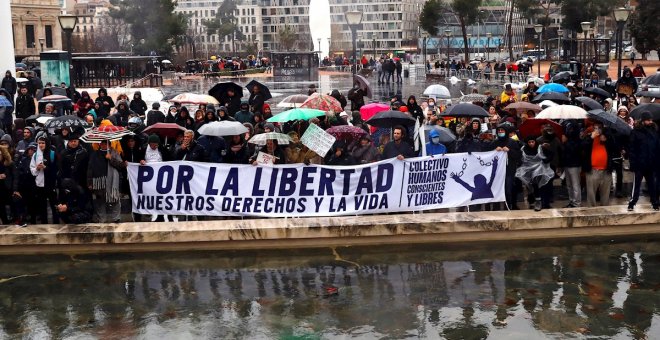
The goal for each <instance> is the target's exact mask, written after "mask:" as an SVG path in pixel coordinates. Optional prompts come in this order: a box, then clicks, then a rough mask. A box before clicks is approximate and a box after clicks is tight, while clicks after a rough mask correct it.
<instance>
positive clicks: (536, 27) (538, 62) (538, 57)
mask: <svg viewBox="0 0 660 340" xmlns="http://www.w3.org/2000/svg"><path fill="white" fill-rule="evenodd" d="M534 31H535V32H536V34H538V35H539V46H538V47H537V48H536V50H537V51H538V53H537V55H536V65H537V66H536V67H537V70H538V73H537V76H538V77H541V33H542V32H543V25H541V24H536V25H534Z"/></svg>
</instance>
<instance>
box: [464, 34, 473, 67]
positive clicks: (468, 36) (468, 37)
mask: <svg viewBox="0 0 660 340" xmlns="http://www.w3.org/2000/svg"><path fill="white" fill-rule="evenodd" d="M470 40H472V33H468V34H467V46H466V47H465V48H467V55H468V59H470ZM465 62H467V63H469V62H470V60H466V61H465Z"/></svg>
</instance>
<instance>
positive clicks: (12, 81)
mask: <svg viewBox="0 0 660 340" xmlns="http://www.w3.org/2000/svg"><path fill="white" fill-rule="evenodd" d="M0 87H1V88H3V89H5V90H7V92H9V94H10V95H12V96H13V95H15V94H16V90H17V89H18V88H17V85H16V78H14V77H12V76H9V77H6V76H5V77H4V78H2V84H0ZM8 99H9V98H8ZM9 100H10V101H11V99H9Z"/></svg>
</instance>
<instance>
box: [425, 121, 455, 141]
mask: <svg viewBox="0 0 660 340" xmlns="http://www.w3.org/2000/svg"><path fill="white" fill-rule="evenodd" d="M431 130H437V131H438V135H439V136H440V143H442V144H448V143H451V142H454V141H456V136H454V133H453V132H451V130H449V129H447V128H446V127H444V126H438V125H424V134H425V135H426V140H429V133H430V132H431Z"/></svg>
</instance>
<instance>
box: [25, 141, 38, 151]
mask: <svg viewBox="0 0 660 340" xmlns="http://www.w3.org/2000/svg"><path fill="white" fill-rule="evenodd" d="M27 148H28V149H35V150H36V149H37V143H35V142H32V143H30V144H28V146H27Z"/></svg>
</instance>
